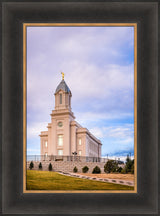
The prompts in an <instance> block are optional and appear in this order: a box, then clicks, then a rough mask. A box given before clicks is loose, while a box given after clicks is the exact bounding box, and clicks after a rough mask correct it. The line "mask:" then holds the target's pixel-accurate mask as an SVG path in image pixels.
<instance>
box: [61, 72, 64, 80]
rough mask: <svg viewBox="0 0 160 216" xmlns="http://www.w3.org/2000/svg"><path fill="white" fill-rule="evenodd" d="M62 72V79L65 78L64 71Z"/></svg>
mask: <svg viewBox="0 0 160 216" xmlns="http://www.w3.org/2000/svg"><path fill="white" fill-rule="evenodd" d="M61 74H62V80H64V73H63V72H61Z"/></svg>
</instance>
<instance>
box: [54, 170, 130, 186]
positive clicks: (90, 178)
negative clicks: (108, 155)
mask: <svg viewBox="0 0 160 216" xmlns="http://www.w3.org/2000/svg"><path fill="white" fill-rule="evenodd" d="M58 173H59V174H62V175H66V176H71V177H76V178H82V179H88V180H94V181H101V182H108V183H114V184H121V185H128V186H134V182H133V181H126V180H121V179H107V178H96V177H88V176H84V175H80V174H78V173H66V172H60V171H59V172H58Z"/></svg>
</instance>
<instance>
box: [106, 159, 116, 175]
mask: <svg viewBox="0 0 160 216" xmlns="http://www.w3.org/2000/svg"><path fill="white" fill-rule="evenodd" d="M117 169H118V164H117V163H116V161H114V160H108V161H107V163H106V164H105V165H104V172H106V173H110V172H116V170H117Z"/></svg>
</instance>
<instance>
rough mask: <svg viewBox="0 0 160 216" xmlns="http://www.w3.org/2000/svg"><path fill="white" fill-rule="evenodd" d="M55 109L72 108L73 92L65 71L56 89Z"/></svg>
mask: <svg viewBox="0 0 160 216" xmlns="http://www.w3.org/2000/svg"><path fill="white" fill-rule="evenodd" d="M54 95H55V110H60V109H69V110H71V97H72V93H71V91H70V89H69V87H68V86H67V84H66V82H65V81H64V73H63V72H62V80H61V82H60V83H59V85H58V86H57V88H56V91H55V94H54Z"/></svg>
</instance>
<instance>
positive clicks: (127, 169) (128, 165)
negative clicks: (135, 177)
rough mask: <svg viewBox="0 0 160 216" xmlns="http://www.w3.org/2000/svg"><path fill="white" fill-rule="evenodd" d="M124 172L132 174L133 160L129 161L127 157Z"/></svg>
mask: <svg viewBox="0 0 160 216" xmlns="http://www.w3.org/2000/svg"><path fill="white" fill-rule="evenodd" d="M125 172H126V173H134V159H133V160H131V159H130V158H129V156H127V158H126V165H125Z"/></svg>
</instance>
